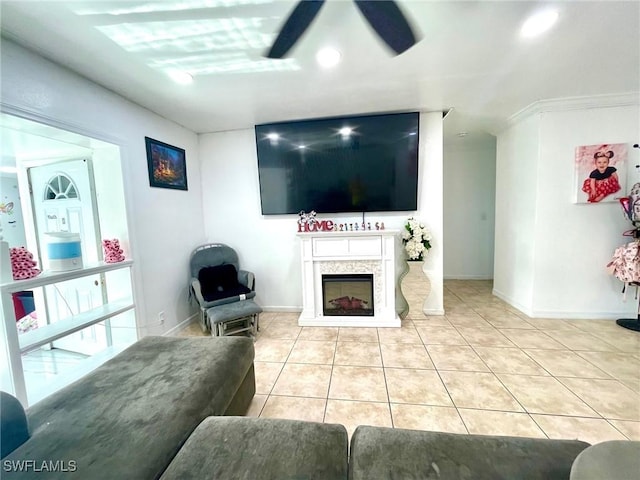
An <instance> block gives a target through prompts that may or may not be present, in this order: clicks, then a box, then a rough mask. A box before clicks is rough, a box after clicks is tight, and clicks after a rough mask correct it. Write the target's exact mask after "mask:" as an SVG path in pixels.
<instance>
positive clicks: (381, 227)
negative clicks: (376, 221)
mask: <svg viewBox="0 0 640 480" xmlns="http://www.w3.org/2000/svg"><path fill="white" fill-rule="evenodd" d="M380 230H384V222H382V223H381V224H380Z"/></svg>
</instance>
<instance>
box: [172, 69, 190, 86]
mask: <svg viewBox="0 0 640 480" xmlns="http://www.w3.org/2000/svg"><path fill="white" fill-rule="evenodd" d="M167 75H169V78H171V80H173V81H174V82H176V83H179V84H180V85H189V84H191V83H193V77H192V76H191V74H190V73H187V72H183V71H182V70H170V71H168V72H167Z"/></svg>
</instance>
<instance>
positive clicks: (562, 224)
mask: <svg viewBox="0 0 640 480" xmlns="http://www.w3.org/2000/svg"><path fill="white" fill-rule="evenodd" d="M639 135H640V108H639V107H638V106H637V105H636V106H629V107H616V108H591V109H584V110H579V111H568V112H548V113H542V114H541V115H540V157H539V169H538V195H537V197H538V202H537V203H538V211H539V212H540V215H539V219H538V223H537V228H536V244H535V286H534V296H533V313H534V314H535V315H536V316H567V315H569V314H578V313H579V314H581V315H582V316H585V317H605V318H611V317H612V316H613V317H615V316H616V315H619V314H625V313H631V314H634V312H635V311H636V302H635V301H633V295H631V296H630V297H629V301H627V302H626V303H625V302H623V299H622V295H621V293H620V291H621V289H622V283H621V282H620V281H618V280H616V279H615V278H614V277H612V276H610V275H608V274H607V272H606V270H605V266H606V264H607V263H608V262H609V261H610V260H611V256H612V255H613V251H614V250H615V248H616V247H618V246H619V245H622V244H623V243H626V242H628V241H629V240H631V239H630V238H628V237H623V236H622V233H623V232H624V231H625V230H628V229H630V228H631V223H630V222H629V221H627V220H625V218H624V216H623V214H622V208H621V206H620V204H619V203H618V202H615V203H598V204H595V205H594V204H574V203H572V199H573V192H574V163H573V159H574V151H575V147H576V146H579V145H594V144H603V143H630V145H629V163H628V169H627V170H628V171H629V172H630V173H631V172H633V174H631V175H628V177H629V178H630V179H631V178H634V177H635V176H636V174H635V165H637V164H639V163H640V155H639V153H640V152H639V151H638V150H637V149H636V150H634V149H632V148H631V144H633V143H636V142H638V140H640V138H639ZM630 186H631V185H629V186H628V187H627V188H625V186H624V185H622V188H623V191H624V192H627V191H628V190H629V188H630ZM632 316H634V315H632Z"/></svg>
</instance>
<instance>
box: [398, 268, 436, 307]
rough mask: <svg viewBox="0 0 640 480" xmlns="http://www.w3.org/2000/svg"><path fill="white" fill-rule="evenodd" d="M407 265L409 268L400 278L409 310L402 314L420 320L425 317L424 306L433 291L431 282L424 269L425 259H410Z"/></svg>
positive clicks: (401, 288)
mask: <svg viewBox="0 0 640 480" xmlns="http://www.w3.org/2000/svg"><path fill="white" fill-rule="evenodd" d="M407 265H408V267H409V268H408V270H407V271H406V273H405V275H404V276H403V277H402V278H401V279H400V290H401V291H402V295H403V296H404V298H405V300H406V301H407V304H408V307H409V311H408V312H407V313H406V314H405V315H404V316H402V315H401V316H402V318H411V319H414V320H418V319H420V318H424V315H425V314H424V307H425V303H426V301H427V297H428V296H429V293H431V282H429V278H428V277H427V275H426V273H425V271H424V260H408V261H407ZM403 313H404V312H403Z"/></svg>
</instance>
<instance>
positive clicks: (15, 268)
mask: <svg viewBox="0 0 640 480" xmlns="http://www.w3.org/2000/svg"><path fill="white" fill-rule="evenodd" d="M9 257H10V259H11V273H12V274H13V279H14V280H26V279H27V278H33V277H36V276H38V275H40V270H39V269H37V268H36V265H37V263H36V261H35V260H34V259H33V254H32V253H31V252H30V251H29V250H27V249H26V248H25V247H19V248H11V249H9Z"/></svg>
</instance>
